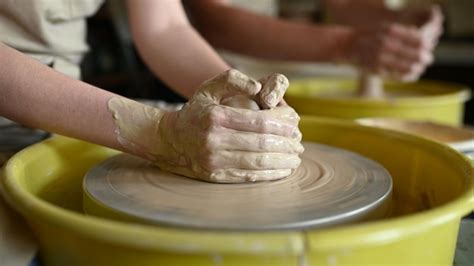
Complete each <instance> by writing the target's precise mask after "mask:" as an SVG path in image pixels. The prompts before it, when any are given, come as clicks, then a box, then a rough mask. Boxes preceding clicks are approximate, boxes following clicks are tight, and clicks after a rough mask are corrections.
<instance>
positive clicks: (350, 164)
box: [84, 143, 392, 230]
mask: <svg viewBox="0 0 474 266" xmlns="http://www.w3.org/2000/svg"><path fill="white" fill-rule="evenodd" d="M304 146H305V152H304V153H303V155H302V163H301V166H300V167H299V168H298V169H297V170H296V171H295V172H294V173H293V174H292V175H291V176H289V177H287V178H284V179H281V180H277V181H270V182H257V183H244V184H213V183H206V182H202V181H199V180H194V179H189V178H186V177H182V176H179V175H175V174H172V173H169V172H164V171H161V170H160V169H159V168H158V167H156V166H154V165H152V164H150V163H149V162H147V161H145V160H142V159H139V158H137V157H133V156H131V155H125V154H122V155H118V156H116V157H113V158H110V159H108V160H106V161H104V162H103V163H101V164H99V165H97V166H96V167H95V168H93V169H92V170H91V171H90V172H89V173H88V174H87V175H86V177H85V179H84V209H85V211H86V212H87V213H89V214H93V215H98V216H105V217H115V218H117V217H118V218H119V219H124V220H128V221H137V222H142V223H149V224H157V225H166V226H179V227H188V228H200V229H217V230H278V229H302V228H308V227H321V226H328V225H334V224H340V223H346V222H352V221H358V220H363V219H372V218H380V217H383V216H385V215H386V214H387V211H388V199H389V198H390V193H391V189H392V180H391V177H390V175H389V173H388V172H387V171H386V170H385V169H384V168H383V167H382V166H381V165H380V164H378V163H376V162H374V161H372V160H369V159H367V158H365V157H362V156H361V155H359V154H356V153H353V152H349V151H345V150H342V149H338V148H334V147H330V146H325V145H320V144H314V143H304Z"/></svg>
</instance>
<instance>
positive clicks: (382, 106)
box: [285, 78, 470, 125]
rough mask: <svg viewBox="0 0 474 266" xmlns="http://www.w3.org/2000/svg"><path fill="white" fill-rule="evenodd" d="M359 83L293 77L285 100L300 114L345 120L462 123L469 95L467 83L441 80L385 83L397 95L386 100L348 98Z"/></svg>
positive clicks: (344, 80) (386, 89) (392, 93)
mask: <svg viewBox="0 0 474 266" xmlns="http://www.w3.org/2000/svg"><path fill="white" fill-rule="evenodd" d="M356 84H357V81H356V80H354V79H324V78H320V79H301V80H291V82H290V87H289V88H288V91H287V93H286V94H285V99H286V101H287V102H288V104H289V105H291V106H292V107H294V108H295V110H296V111H297V112H298V113H300V114H307V115H314V116H323V117H335V118H344V119H356V118H362V117H396V118H405V119H414V120H431V121H436V122H439V123H444V124H451V125H460V124H461V123H462V119H463V114H464V103H465V102H466V101H467V100H468V99H469V98H470V91H469V89H468V88H466V87H465V86H463V85H458V84H452V83H446V82H439V81H419V82H416V83H406V84H402V83H390V82H386V83H385V85H384V88H385V91H386V92H387V94H389V95H390V94H391V95H396V96H394V97H391V98H388V99H383V100H374V99H362V98H356V97H346V96H347V95H350V94H355V89H356V87H357V85H356ZM338 94H339V95H346V96H343V97H338V96H336V95H338Z"/></svg>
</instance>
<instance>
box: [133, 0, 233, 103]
mask: <svg viewBox="0 0 474 266" xmlns="http://www.w3.org/2000/svg"><path fill="white" fill-rule="evenodd" d="M127 5H128V11H129V19H130V24H131V29H132V34H133V39H134V42H135V44H136V45H137V48H138V51H139V53H140V54H141V57H142V58H143V59H144V61H145V62H146V63H147V65H148V66H149V67H150V68H151V70H152V71H153V72H154V73H155V74H156V75H158V76H159V77H160V78H161V79H162V80H163V81H164V82H165V83H167V84H168V85H169V86H170V87H172V88H174V89H175V90H176V91H178V92H179V93H180V94H181V95H183V96H185V97H188V98H190V97H191V96H192V95H193V93H194V91H195V89H196V88H198V87H199V85H200V84H201V83H202V82H203V81H205V80H207V79H209V78H211V77H213V76H215V75H217V74H219V73H221V72H224V71H225V70H227V69H229V66H228V65H227V64H226V63H225V62H224V61H223V60H222V59H221V58H220V57H219V55H218V54H217V53H216V52H215V51H214V49H213V48H212V47H211V46H210V45H209V44H208V43H207V42H206V41H205V40H204V39H203V38H202V37H201V36H200V35H199V33H197V32H196V31H195V30H194V28H193V27H192V26H191V25H190V24H189V22H188V20H187V17H186V14H185V13H184V10H183V7H182V5H181V2H180V1H156V0H129V1H127Z"/></svg>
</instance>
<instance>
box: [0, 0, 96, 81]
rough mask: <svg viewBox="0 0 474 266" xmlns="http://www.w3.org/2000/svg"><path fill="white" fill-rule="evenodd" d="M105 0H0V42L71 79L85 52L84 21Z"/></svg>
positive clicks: (77, 76) (76, 72)
mask: <svg viewBox="0 0 474 266" xmlns="http://www.w3.org/2000/svg"><path fill="white" fill-rule="evenodd" d="M103 1H104V0H0V42H3V43H5V44H6V45H9V46H11V47H13V48H15V49H17V50H19V51H21V52H23V53H25V54H28V55H31V56H32V57H34V58H35V59H37V60H39V61H40V62H42V63H43V64H47V65H51V66H52V67H53V68H54V69H56V70H58V71H60V72H62V73H64V74H66V75H69V76H71V77H73V78H77V79H78V78H80V69H79V63H80V61H81V59H82V57H83V55H84V54H85V53H86V52H87V50H88V45H87V43H86V21H85V19H86V18H87V17H88V16H91V15H93V14H94V13H95V12H97V10H98V9H99V7H100V6H101V4H102V3H103Z"/></svg>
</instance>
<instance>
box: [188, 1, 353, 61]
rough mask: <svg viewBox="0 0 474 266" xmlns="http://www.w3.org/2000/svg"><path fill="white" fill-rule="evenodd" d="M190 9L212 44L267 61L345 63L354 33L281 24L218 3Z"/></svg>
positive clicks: (201, 3) (197, 3) (336, 28)
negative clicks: (348, 46) (349, 40)
mask: <svg viewBox="0 0 474 266" xmlns="http://www.w3.org/2000/svg"><path fill="white" fill-rule="evenodd" d="M190 7H191V10H192V11H193V18H194V19H195V22H196V24H197V26H198V28H199V30H200V31H201V33H202V34H203V35H204V36H205V37H206V39H207V40H208V41H209V42H210V43H211V44H213V45H214V46H216V47H219V48H223V49H228V50H231V51H236V52H240V53H244V54H248V55H251V56H256V57H261V58H266V59H282V60H300V61H340V60H344V59H345V58H344V57H345V49H346V47H347V45H348V44H347V42H348V39H349V36H350V35H351V32H352V30H351V29H350V28H347V27H341V26H324V27H321V26H316V25H310V24H304V23H297V22H290V21H284V20H278V19H275V18H271V17H266V16H262V15H258V14H254V13H252V12H248V11H245V10H241V9H238V8H233V7H231V6H228V5H223V4H219V3H218V2H215V1H192V2H190ZM194 11H195V12H194Z"/></svg>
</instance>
